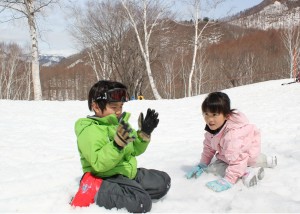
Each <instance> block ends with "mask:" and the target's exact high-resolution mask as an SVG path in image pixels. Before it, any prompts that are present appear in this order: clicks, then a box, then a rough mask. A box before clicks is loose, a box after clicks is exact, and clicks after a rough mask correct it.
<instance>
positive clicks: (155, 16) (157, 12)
mask: <svg viewBox="0 0 300 214" xmlns="http://www.w3.org/2000/svg"><path fill="white" fill-rule="evenodd" d="M121 2H122V5H123V7H124V8H125V10H126V12H127V15H128V19H129V22H130V24H131V26H132V27H133V29H134V31H135V34H136V37H137V40H138V44H139V47H140V50H141V52H142V56H143V58H144V61H145V65H146V70H147V74H148V78H149V82H150V85H151V88H152V92H153V95H154V97H155V99H161V98H162V97H161V96H160V94H159V92H158V90H157V87H156V84H155V80H154V78H153V74H152V70H151V63H150V51H149V42H150V38H151V34H152V33H153V31H154V28H155V27H158V25H159V24H162V21H163V20H165V19H166V18H167V17H168V16H169V11H168V7H167V6H163V4H162V1H161V0H121Z"/></svg>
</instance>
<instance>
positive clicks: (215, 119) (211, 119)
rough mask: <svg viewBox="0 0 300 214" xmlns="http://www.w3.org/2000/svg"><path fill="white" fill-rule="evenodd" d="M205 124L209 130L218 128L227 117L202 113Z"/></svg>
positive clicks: (219, 114) (220, 114) (221, 114)
mask: <svg viewBox="0 0 300 214" xmlns="http://www.w3.org/2000/svg"><path fill="white" fill-rule="evenodd" d="M203 117H204V120H205V123H206V124H207V125H208V127H209V128H210V129H211V130H216V129H218V128H220V127H221V126H222V125H223V123H224V122H225V120H226V119H227V117H226V116H225V115H224V114H223V113H211V112H203Z"/></svg>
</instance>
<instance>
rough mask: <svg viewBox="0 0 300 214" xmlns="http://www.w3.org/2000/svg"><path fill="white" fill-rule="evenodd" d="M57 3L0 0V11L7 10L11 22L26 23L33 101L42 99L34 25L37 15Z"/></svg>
mask: <svg viewBox="0 0 300 214" xmlns="http://www.w3.org/2000/svg"><path fill="white" fill-rule="evenodd" d="M58 1H59V0H15V1H11V0H1V2H0V11H1V10H2V11H5V10H9V12H11V14H12V18H11V20H14V19H20V18H25V19H26V20H27V22H28V27H29V32H30V37H31V66H32V67H31V72H32V80H33V91H34V100H41V99H42V88H41V81H40V68H39V49H38V38H37V23H36V18H37V13H40V12H43V10H44V9H45V8H46V7H48V6H49V5H51V4H53V3H57V2H58ZM15 12H17V16H15ZM7 21H9V20H7Z"/></svg>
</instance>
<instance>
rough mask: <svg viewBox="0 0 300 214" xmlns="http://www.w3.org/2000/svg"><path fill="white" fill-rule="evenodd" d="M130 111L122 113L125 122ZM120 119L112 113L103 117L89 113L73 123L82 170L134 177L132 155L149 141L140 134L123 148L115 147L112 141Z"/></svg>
mask: <svg viewBox="0 0 300 214" xmlns="http://www.w3.org/2000/svg"><path fill="white" fill-rule="evenodd" d="M129 117H130V113H127V112H126V113H125V116H124V118H123V120H124V121H125V122H128V120H129ZM118 125H119V121H118V119H117V117H116V115H115V114H111V115H108V116H106V117H103V118H99V117H88V118H81V119H78V120H77V121H76V123H75V133H76V136H77V146H78V151H79V155H80V161H81V165H82V170H83V172H91V173H92V174H93V175H96V176H98V177H103V178H105V177H110V176H113V175H117V174H121V175H124V176H126V177H128V178H130V179H133V178H134V177H135V176H136V173H137V160H136V157H135V156H138V155H140V154H142V153H143V152H144V151H145V150H146V148H147V146H148V144H149V142H147V141H144V140H143V139H142V138H141V137H139V135H138V133H137V132H136V131H135V130H133V135H134V136H135V137H136V139H135V140H134V141H133V142H131V143H129V144H128V145H127V146H126V147H124V148H123V149H118V148H117V147H116V146H115V145H114V143H113V141H114V136H115V134H116V130H117V127H118Z"/></svg>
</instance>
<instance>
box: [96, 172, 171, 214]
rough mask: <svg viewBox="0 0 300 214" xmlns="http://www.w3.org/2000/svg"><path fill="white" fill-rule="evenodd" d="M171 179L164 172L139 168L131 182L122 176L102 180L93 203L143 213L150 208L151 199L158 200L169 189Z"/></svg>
mask: <svg viewBox="0 0 300 214" xmlns="http://www.w3.org/2000/svg"><path fill="white" fill-rule="evenodd" d="M170 185H171V178H170V177H169V175H168V174H167V173H165V172H162V171H158V170H154V169H144V168H139V169H138V172H137V175H136V177H135V178H134V179H133V180H132V179H129V178H127V177H124V176H122V175H117V176H113V177H110V178H107V179H105V180H103V182H102V185H101V188H100V189H99V191H98V192H97V193H96V196H95V202H96V204H97V205H99V206H100V207H105V208H106V209H111V208H114V207H115V208H117V209H121V208H126V209H127V210H128V212H132V213H145V212H149V211H150V210H151V207H152V199H160V198H162V197H163V196H165V195H166V194H167V192H168V191H169V189H170Z"/></svg>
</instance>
